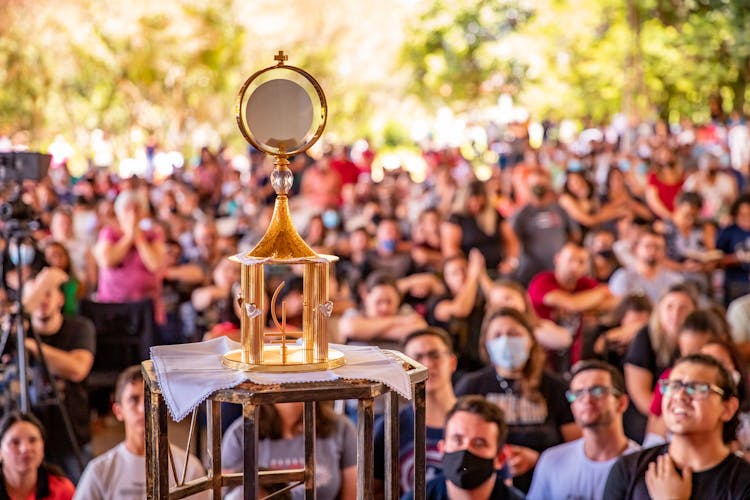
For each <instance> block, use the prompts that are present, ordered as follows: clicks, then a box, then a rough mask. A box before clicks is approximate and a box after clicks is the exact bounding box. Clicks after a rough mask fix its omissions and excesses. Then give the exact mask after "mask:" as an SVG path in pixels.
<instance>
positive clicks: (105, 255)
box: [93, 232, 133, 268]
mask: <svg viewBox="0 0 750 500" xmlns="http://www.w3.org/2000/svg"><path fill="white" fill-rule="evenodd" d="M132 246H133V233H128V232H125V233H124V234H123V235H122V237H120V239H119V240H117V241H116V242H112V241H110V240H109V239H108V238H106V237H104V238H101V237H100V238H99V241H97V242H96V244H95V245H94V251H93V253H94V259H95V260H96V264H97V265H98V266H99V267H106V268H112V267H117V266H118V265H119V264H120V263H121V262H122V261H123V259H124V258H125V256H126V255H127V254H128V252H129V251H130V248H131V247H132Z"/></svg>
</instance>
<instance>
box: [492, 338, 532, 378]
mask: <svg viewBox="0 0 750 500" xmlns="http://www.w3.org/2000/svg"><path fill="white" fill-rule="evenodd" d="M527 344H528V342H527V340H526V338H525V337H511V336H508V335H503V336H502V337H497V338H495V339H492V340H488V341H487V353H488V354H489V355H490V361H492V364H493V365H495V366H499V367H500V368H503V369H505V370H516V369H518V368H521V367H522V366H523V365H524V364H526V361H528V359H529V348H528V345H527Z"/></svg>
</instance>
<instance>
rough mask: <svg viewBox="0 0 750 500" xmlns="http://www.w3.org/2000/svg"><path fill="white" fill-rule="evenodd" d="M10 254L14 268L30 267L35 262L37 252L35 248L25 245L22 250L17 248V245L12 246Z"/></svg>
mask: <svg viewBox="0 0 750 500" xmlns="http://www.w3.org/2000/svg"><path fill="white" fill-rule="evenodd" d="M8 254H9V257H10V261H11V263H13V266H15V267H18V266H19V265H21V266H29V265H31V263H32V262H34V257H35V256H36V250H34V247H33V246H31V245H29V244H26V243H23V244H22V245H21V247H20V249H19V248H18V247H16V245H12V246H11V247H10V249H9V252H8Z"/></svg>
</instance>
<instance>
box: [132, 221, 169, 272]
mask: <svg viewBox="0 0 750 500" xmlns="http://www.w3.org/2000/svg"><path fill="white" fill-rule="evenodd" d="M133 242H134V243H135V248H136V250H138V255H140V257H141V260H142V261H143V265H144V266H146V269H148V270H149V271H151V272H152V273H155V272H156V271H158V270H160V269H161V268H162V267H163V266H164V261H165V257H166V248H165V246H164V242H163V241H162V239H161V238H158V237H157V238H156V239H154V240H153V241H148V239H147V238H146V235H145V234H143V232H142V231H141V230H140V229H138V230H136V233H135V236H134V238H133Z"/></svg>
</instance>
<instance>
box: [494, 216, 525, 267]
mask: <svg viewBox="0 0 750 500" xmlns="http://www.w3.org/2000/svg"><path fill="white" fill-rule="evenodd" d="M500 232H501V233H502V235H503V242H504V243H505V253H504V254H505V259H503V261H502V262H501V263H500V264H499V265H498V271H500V272H501V273H502V274H510V273H512V272H514V271H515V270H516V269H518V263H519V262H520V261H519V259H520V258H521V243H520V242H519V241H518V236H517V235H516V233H515V232H514V231H513V228H512V227H511V225H510V224H508V222H506V221H502V222H501V223H500Z"/></svg>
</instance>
